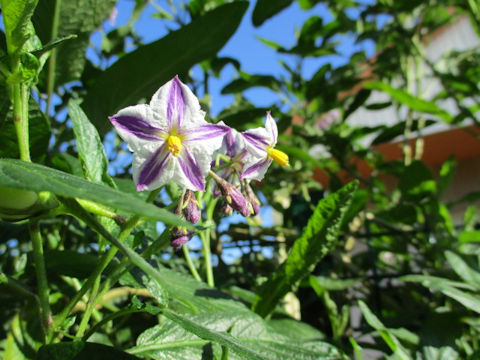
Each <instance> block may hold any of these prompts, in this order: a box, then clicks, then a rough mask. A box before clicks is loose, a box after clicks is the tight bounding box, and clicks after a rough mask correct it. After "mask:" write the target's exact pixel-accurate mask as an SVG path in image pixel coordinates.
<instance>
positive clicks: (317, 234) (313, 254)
mask: <svg viewBox="0 0 480 360" xmlns="http://www.w3.org/2000/svg"><path fill="white" fill-rule="evenodd" d="M357 185H358V184H357V182H351V183H350V184H348V185H346V186H344V187H343V188H342V189H340V190H339V191H337V192H336V193H334V194H331V195H330V196H328V197H327V198H325V199H322V200H320V202H319V203H318V205H317V207H316V209H315V212H314V213H313V215H312V217H311V218H310V220H309V221H308V224H307V226H306V227H305V229H304V230H303V233H302V236H301V237H300V238H299V239H297V240H296V241H295V244H294V245H293V247H292V249H291V251H290V254H289V255H288V258H287V260H285V262H284V263H283V264H282V265H281V266H280V268H279V269H278V270H277V271H275V273H274V274H273V276H272V277H271V278H270V279H269V280H268V281H266V282H265V283H264V284H263V285H262V286H261V287H260V289H259V291H258V293H257V297H256V299H255V302H254V303H253V306H252V309H253V310H254V311H255V312H256V313H258V314H260V315H261V316H263V317H265V316H267V315H268V314H269V313H271V312H272V311H273V309H274V308H275V306H276V305H277V303H278V302H279V301H280V300H281V299H282V297H283V296H285V294H286V293H287V292H289V291H290V290H291V288H292V287H293V286H295V285H296V284H297V283H298V281H300V280H301V279H302V278H303V277H305V276H306V275H308V274H309V273H310V272H311V271H312V270H313V268H314V267H315V265H316V264H317V263H318V262H319V261H320V260H322V258H323V257H324V256H325V255H326V254H327V253H328V252H329V251H331V250H332V249H333V248H334V246H335V245H336V243H337V241H338V232H339V230H340V225H341V223H342V220H343V216H344V214H345V212H346V211H347V210H348V207H349V206H350V203H351V200H352V198H353V196H354V194H355V191H356V189H357Z"/></svg>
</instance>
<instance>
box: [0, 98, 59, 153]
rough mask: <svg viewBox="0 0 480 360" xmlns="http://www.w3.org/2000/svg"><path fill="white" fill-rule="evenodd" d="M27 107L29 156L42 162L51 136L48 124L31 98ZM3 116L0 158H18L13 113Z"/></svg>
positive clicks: (0, 130) (0, 120) (0, 126)
mask: <svg viewBox="0 0 480 360" xmlns="http://www.w3.org/2000/svg"><path fill="white" fill-rule="evenodd" d="M7 101H8V100H7ZM28 107H29V111H28V120H29V121H28V129H29V142H30V154H31V157H32V160H33V161H35V162H42V161H43V160H44V159H45V156H46V154H47V149H48V142H49V140H50V136H51V133H50V122H49V121H48V119H47V118H46V117H45V114H44V113H43V112H42V110H40V107H39V106H38V104H37V102H36V101H35V100H33V99H32V98H31V97H30V99H29V102H28ZM7 109H8V107H7ZM0 116H1V115H0ZM5 116H6V117H5V118H4V120H3V121H2V119H0V134H2V140H1V141H0V158H2V157H8V158H19V157H20V153H19V151H18V140H17V133H16V131H15V124H14V123H13V112H12V111H11V110H9V111H8V113H6V114H5Z"/></svg>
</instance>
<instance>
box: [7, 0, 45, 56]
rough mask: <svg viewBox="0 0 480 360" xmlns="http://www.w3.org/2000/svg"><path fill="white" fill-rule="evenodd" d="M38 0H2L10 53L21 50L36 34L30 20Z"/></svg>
mask: <svg viewBox="0 0 480 360" xmlns="http://www.w3.org/2000/svg"><path fill="white" fill-rule="evenodd" d="M37 2H38V0H1V1H0V4H1V7H2V17H3V24H4V26H5V36H6V39H7V46H8V53H9V54H12V55H13V54H16V53H18V52H20V50H21V49H22V47H23V45H24V44H25V43H26V41H27V40H28V39H29V38H30V36H32V35H34V34H35V30H34V29H33V26H32V24H31V22H30V18H31V17H32V15H33V12H34V10H35V7H36V6H37Z"/></svg>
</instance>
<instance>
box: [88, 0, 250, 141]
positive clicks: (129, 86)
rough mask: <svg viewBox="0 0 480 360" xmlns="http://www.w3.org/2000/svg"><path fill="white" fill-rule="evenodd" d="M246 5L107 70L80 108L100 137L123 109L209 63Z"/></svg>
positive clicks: (221, 10) (221, 11)
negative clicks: (198, 66)
mask: <svg viewBox="0 0 480 360" xmlns="http://www.w3.org/2000/svg"><path fill="white" fill-rule="evenodd" d="M247 7H248V3H247V2H244V1H237V2H234V3H230V4H225V5H222V6H219V7H217V8H216V9H215V10H213V11H210V12H208V13H207V14H205V15H204V16H201V17H199V18H197V19H195V20H194V21H192V22H191V23H190V24H188V25H186V26H184V27H182V28H181V29H179V30H177V31H173V32H171V33H170V34H168V35H167V36H165V37H163V38H162V39H160V40H157V41H155V42H153V43H150V44H148V45H145V46H142V47H139V48H138V49H137V50H135V51H132V52H131V53H129V54H127V55H125V56H123V57H122V58H120V59H119V60H118V61H117V62H116V63H115V64H113V65H112V66H111V67H109V68H108V69H107V70H105V71H104V72H103V73H102V75H100V77H99V78H98V79H97V81H96V82H95V84H94V85H93V86H92V88H91V89H89V91H88V95H87V97H86V98H85V101H84V103H83V104H82V107H83V109H84V110H85V112H86V113H87V115H88V116H89V118H90V120H91V121H92V122H93V123H94V125H95V126H96V127H97V129H98V130H99V132H100V134H102V135H103V134H104V133H105V132H106V130H107V129H108V128H109V127H110V122H109V121H108V120H107V117H108V116H109V115H112V114H114V113H115V112H116V111H117V110H119V109H121V108H122V107H125V106H128V105H133V104H135V103H136V102H137V101H139V100H140V99H142V98H150V97H151V96H152V95H153V93H154V92H155V91H156V90H157V89H158V87H159V85H161V84H164V83H166V82H167V81H169V80H170V79H171V78H173V77H174V76H175V75H176V74H181V73H186V72H187V71H188V70H189V69H190V68H191V67H192V66H193V65H195V64H196V63H198V62H200V61H202V60H205V59H208V58H211V57H213V56H215V55H216V54H217V52H218V51H219V50H220V49H221V48H222V47H223V45H224V44H225V43H226V42H227V40H228V39H229V38H230V37H231V36H232V35H233V33H234V32H235V30H236V29H237V27H238V25H239V24H240V21H241V19H242V17H243V14H244V12H245V10H246V9H247Z"/></svg>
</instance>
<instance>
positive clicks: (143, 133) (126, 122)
mask: <svg viewBox="0 0 480 360" xmlns="http://www.w3.org/2000/svg"><path fill="white" fill-rule="evenodd" d="M109 120H110V121H111V122H112V124H113V125H114V126H115V127H117V128H119V129H122V130H125V131H127V132H129V133H131V134H133V135H135V136H136V137H138V138H141V139H146V140H161V138H160V137H159V136H158V134H159V133H164V131H163V130H161V129H159V128H156V127H155V126H152V125H150V124H149V123H147V122H146V121H145V120H142V119H140V118H138V117H135V116H132V115H117V116H110V117H109Z"/></svg>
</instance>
